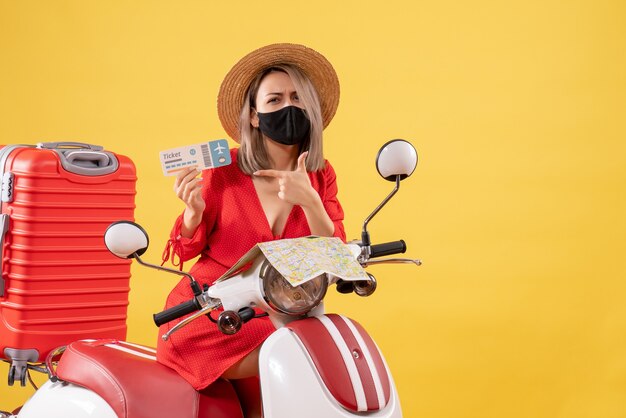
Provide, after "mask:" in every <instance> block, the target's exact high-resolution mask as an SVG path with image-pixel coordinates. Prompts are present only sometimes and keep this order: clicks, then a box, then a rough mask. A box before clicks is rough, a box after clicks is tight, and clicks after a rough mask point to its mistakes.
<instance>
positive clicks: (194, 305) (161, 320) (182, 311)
mask: <svg viewBox="0 0 626 418" xmlns="http://www.w3.org/2000/svg"><path fill="white" fill-rule="evenodd" d="M197 310H200V304H199V303H198V301H197V300H196V299H195V298H194V299H191V300H188V301H187V302H183V303H181V304H180V305H176V306H172V307H171V308H169V309H166V310H164V311H163V312H159V313H155V314H154V315H152V317H153V318H154V323H155V324H156V326H157V327H160V326H161V325H163V324H165V323H167V322H170V321H173V320H175V319H177V318H180V317H181V316H185V315H187V314H190V313H192V312H195V311H197Z"/></svg>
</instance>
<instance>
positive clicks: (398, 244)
mask: <svg viewBox="0 0 626 418" xmlns="http://www.w3.org/2000/svg"><path fill="white" fill-rule="evenodd" d="M405 252H406V242H404V240H402V239H401V240H399V241H391V242H385V243H382V244H375V245H372V246H370V258H375V257H383V256H385V255H392V254H404V253H405Z"/></svg>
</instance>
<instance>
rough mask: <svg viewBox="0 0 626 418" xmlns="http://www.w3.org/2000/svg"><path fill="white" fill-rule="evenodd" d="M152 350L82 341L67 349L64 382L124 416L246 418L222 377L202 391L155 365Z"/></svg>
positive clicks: (63, 359) (59, 370)
mask: <svg viewBox="0 0 626 418" xmlns="http://www.w3.org/2000/svg"><path fill="white" fill-rule="evenodd" d="M155 354H156V352H155V350H154V349H152V348H150V347H145V346H141V345H137V344H131V343H127V342H123V341H116V340H83V341H75V342H73V343H71V344H70V345H68V346H67V349H66V350H65V352H64V353H63V356H62V357H61V360H60V361H59V364H58V367H57V369H56V373H57V376H58V378H59V379H61V380H63V381H66V382H71V383H74V384H76V385H80V386H83V387H86V388H88V389H90V390H92V391H94V392H96V393H97V394H98V395H100V396H101V397H102V398H103V399H104V400H105V401H106V402H107V403H108V404H109V405H110V406H111V408H113V410H114V411H115V413H116V414H117V416H118V417H119V418H144V417H145V418H148V417H149V418H152V417H157V416H158V417H170V416H171V417H177V418H209V417H210V418H232V417H242V412H241V406H240V403H239V400H238V398H237V394H236V392H235V390H234V388H233V387H232V385H231V384H230V383H229V382H228V381H226V380H223V379H219V380H217V381H215V382H214V383H213V384H212V385H210V386H209V387H208V388H206V389H204V390H202V391H201V392H198V391H196V390H195V389H194V388H193V387H192V386H191V385H190V384H189V383H187V381H186V380H184V379H183V378H182V377H180V376H179V375H178V373H176V372H175V371H174V370H172V369H170V368H169V367H167V366H164V365H162V364H160V363H157V362H156V356H155Z"/></svg>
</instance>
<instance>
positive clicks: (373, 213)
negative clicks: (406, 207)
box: [361, 175, 402, 247]
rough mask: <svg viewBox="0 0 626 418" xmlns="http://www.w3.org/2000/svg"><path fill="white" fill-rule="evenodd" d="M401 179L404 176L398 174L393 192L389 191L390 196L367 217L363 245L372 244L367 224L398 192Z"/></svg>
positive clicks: (362, 235) (362, 236)
mask: <svg viewBox="0 0 626 418" xmlns="http://www.w3.org/2000/svg"><path fill="white" fill-rule="evenodd" d="M401 179H402V177H401V176H400V175H397V176H396V187H395V188H394V189H393V190H392V191H391V193H389V196H387V197H386V198H385V200H383V201H382V202H381V204H380V205H378V207H377V208H376V209H374V211H373V212H372V213H371V214H370V215H369V216H368V217H367V218H366V219H365V222H363V232H361V244H362V245H363V246H365V247H369V246H370V233H369V232H367V224H368V223H369V222H370V221H371V220H372V218H373V217H374V216H376V214H377V213H378V212H380V210H381V209H382V208H383V206H385V205H386V204H387V202H389V200H390V199H391V198H392V197H393V195H394V194H396V193H397V192H398V190H399V189H400V180H401Z"/></svg>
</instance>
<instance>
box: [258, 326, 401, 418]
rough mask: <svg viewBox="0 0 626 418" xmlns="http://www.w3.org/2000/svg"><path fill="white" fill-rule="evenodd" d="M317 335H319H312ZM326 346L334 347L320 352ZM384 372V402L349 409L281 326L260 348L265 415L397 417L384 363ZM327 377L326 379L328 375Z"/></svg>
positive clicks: (394, 393)
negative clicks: (386, 384) (365, 408)
mask: <svg viewBox="0 0 626 418" xmlns="http://www.w3.org/2000/svg"><path fill="white" fill-rule="evenodd" d="M336 317H338V315H337V316H336ZM325 318H327V317H325ZM323 319H324V318H323ZM316 320H318V318H308V319H305V320H304V321H316ZM316 337H318V336H314V338H316ZM309 349H310V348H309ZM326 349H328V352H331V351H332V349H334V347H325V348H323V349H322V350H321V352H322V353H323V352H325V351H326ZM376 350H378V348H376ZM318 354H319V353H318ZM376 354H377V355H378V354H379V353H376ZM322 355H323V354H322ZM381 358H382V356H381ZM346 360H347V359H346ZM348 361H349V360H348ZM383 363H384V359H383ZM339 367H343V366H342V365H340V366H339ZM384 372H385V373H386V374H387V375H386V376H385V377H387V378H388V382H389V397H388V400H387V401H386V403H385V402H383V403H382V404H381V407H380V408H378V407H375V408H373V409H371V410H368V411H355V410H350V409H349V408H346V407H345V405H342V404H341V403H340V402H339V401H338V400H337V397H336V396H335V395H334V394H333V393H331V391H330V390H329V388H328V387H327V385H326V383H325V382H324V379H323V378H322V377H321V375H320V372H319V371H318V369H317V366H316V363H315V361H314V360H313V359H312V357H311V355H310V354H309V351H308V349H307V347H306V346H305V344H304V343H303V341H302V340H301V338H300V337H299V336H298V335H297V334H296V333H295V332H294V331H292V330H291V329H289V328H287V327H286V328H280V329H278V330H277V331H275V332H274V333H273V334H272V335H271V336H270V337H269V338H268V339H267V340H266V341H265V342H264V344H263V346H262V348H261V351H260V357H259V375H260V379H261V392H262V393H261V395H262V398H263V413H264V417H266V418H292V417H299V418H319V417H324V418H353V417H371V418H400V417H402V410H401V407H400V402H399V399H398V393H397V391H396V388H395V384H394V382H393V379H392V377H391V374H390V373H389V370H388V367H387V365H386V363H385V364H384ZM327 374H328V373H327ZM330 374H331V375H332V374H333V373H330ZM337 374H339V373H337ZM326 378H327V379H328V376H327V377H326ZM375 402H377V401H375Z"/></svg>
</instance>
